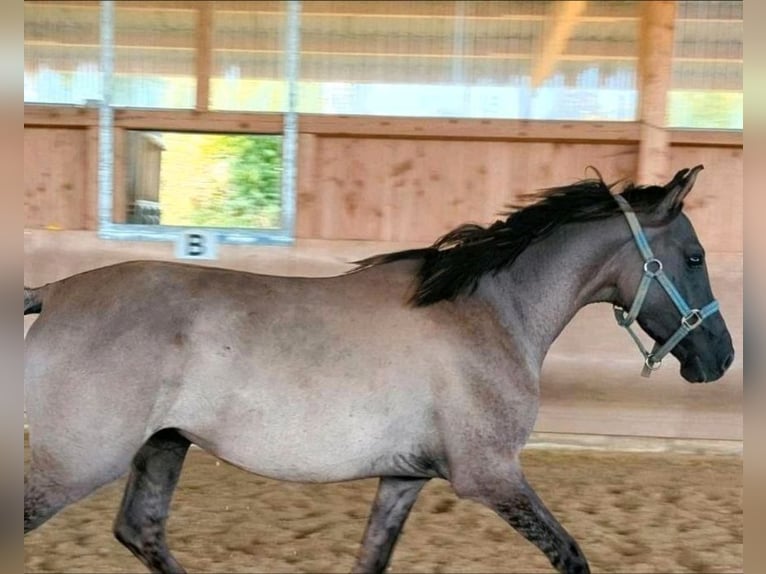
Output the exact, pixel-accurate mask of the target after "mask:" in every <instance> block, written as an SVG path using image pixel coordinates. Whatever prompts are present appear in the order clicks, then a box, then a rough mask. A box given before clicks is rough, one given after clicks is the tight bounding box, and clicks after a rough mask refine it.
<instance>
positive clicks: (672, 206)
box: [658, 165, 703, 215]
mask: <svg viewBox="0 0 766 574" xmlns="http://www.w3.org/2000/svg"><path fill="white" fill-rule="evenodd" d="M702 169H703V166H702V165H698V166H695V167H693V168H691V169H682V170H681V171H679V172H678V173H676V175H674V176H673V179H671V180H670V181H669V182H668V183H666V184H665V190H666V193H665V197H664V198H663V200H662V202H661V203H660V205H659V206H658V211H659V212H660V213H661V214H667V215H669V214H674V213H677V212H678V211H679V210H680V209H681V204H682V203H683V201H684V198H685V197H686V196H687V195H688V194H689V192H690V191H691V190H692V188H693V187H694V182H695V181H696V180H697V175H698V174H699V172H701V171H702Z"/></svg>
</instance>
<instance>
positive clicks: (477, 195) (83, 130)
mask: <svg viewBox="0 0 766 574" xmlns="http://www.w3.org/2000/svg"><path fill="white" fill-rule="evenodd" d="M96 120H97V117H96V115H95V113H94V111H93V110H81V109H63V108H62V109H56V108H53V109H45V108H40V107H30V109H29V110H28V114H27V118H26V121H25V124H26V129H25V135H24V146H25V178H26V179H25V216H26V219H25V226H26V227H30V228H45V227H49V226H51V227H57V228H65V229H95V228H96V197H97V158H98V138H97V135H98V134H97V127H96ZM115 125H116V129H115V213H116V214H118V213H119V214H124V212H125V206H124V201H125V200H124V198H125V192H126V190H125V180H126V172H125V166H124V165H123V163H124V158H125V153H124V151H125V149H126V134H127V131H126V130H128V129H155V130H157V131H162V130H178V129H181V130H184V129H186V130H189V129H195V128H196V129H197V130H199V131H209V132H239V133H280V132H281V129H282V126H281V118H279V117H274V116H269V115H266V116H259V115H256V114H222V113H216V114H213V113H210V114H201V113H196V112H191V113H186V112H176V113H170V112H154V113H151V112H141V111H132V110H118V111H117V112H116V114H115ZM300 131H301V135H300V140H299V160H298V205H297V219H296V221H297V229H296V234H297V237H298V238H301V239H330V240H335V239H339V240H343V239H356V240H375V241H401V242H408V241H417V242H421V241H422V242H426V241H432V240H434V239H435V238H436V237H438V236H439V235H441V234H443V233H444V232H446V231H448V230H449V229H451V228H453V227H454V226H456V225H459V224H460V223H464V222H468V221H473V222H476V223H482V224H485V223H489V222H491V221H494V219H496V217H497V215H498V214H499V213H500V212H501V211H502V210H503V209H504V207H505V206H506V205H507V204H508V203H509V202H512V201H514V199H516V198H518V197H519V195H520V194H522V193H525V192H529V191H534V190H536V189H540V188H544V187H549V186H554V185H563V184H567V183H570V182H572V181H574V180H577V179H580V178H582V177H584V176H586V175H587V174H586V172H585V170H586V167H587V166H589V165H592V166H595V167H596V168H597V169H598V170H599V171H600V172H601V173H602V174H603V176H604V178H606V179H607V180H608V181H613V180H616V179H620V178H630V179H632V178H634V177H635V174H636V171H637V157H638V139H639V135H638V134H639V129H638V126H637V125H635V124H633V123H630V122H621V123H618V122H614V123H610V122H600V123H599V122H596V123H585V122H580V123H577V122H533V121H511V120H503V121H489V120H481V121H479V120H444V119H442V120H435V119H433V120H431V119H421V120H408V119H404V118H390V119H385V118H367V117H332V116H313V117H312V116H307V117H305V118H302V119H301V122H300ZM670 135H671V138H670V139H671V144H672V145H671V148H670V150H671V153H670V164H671V169H670V172H669V173H668V178H670V176H671V175H672V173H674V172H675V170H678V169H681V168H684V167H691V166H693V165H696V164H698V163H702V164H704V165H705V168H706V169H705V171H704V172H703V173H702V175H701V176H700V178H699V179H698V183H697V189H696V191H695V193H694V194H693V195H692V196H690V201H689V203H690V207H691V208H692V209H691V211H690V215H691V217H692V219H693V220H694V222H695V224H696V226H697V229H698V232H699V234H700V236H701V238H702V240H703V243H704V244H705V245H706V247H707V249H708V250H710V251H719V252H741V251H742V214H743V201H742V200H743V179H742V178H743V159H742V136H741V133H740V134H737V133H731V132H701V131H694V132H683V131H677V132H671V134H670ZM641 183H653V182H641ZM121 198H122V199H121Z"/></svg>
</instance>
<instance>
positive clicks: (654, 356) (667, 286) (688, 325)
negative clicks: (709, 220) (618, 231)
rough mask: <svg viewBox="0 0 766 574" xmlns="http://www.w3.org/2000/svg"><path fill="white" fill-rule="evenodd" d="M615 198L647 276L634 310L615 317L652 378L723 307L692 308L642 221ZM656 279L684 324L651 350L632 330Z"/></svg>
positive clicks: (645, 373) (616, 308)
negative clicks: (654, 249)
mask: <svg viewBox="0 0 766 574" xmlns="http://www.w3.org/2000/svg"><path fill="white" fill-rule="evenodd" d="M614 198H615V200H617V203H618V204H619V206H620V209H622V212H623V213H624V214H625V219H627V221H628V225H629V226H630V231H631V232H632V233H633V239H635V241H636V246H637V247H638V250H639V252H640V253H641V257H642V258H643V260H644V274H643V277H641V281H640V283H639V284H638V289H637V290H636V296H635V297H634V299H633V304H632V305H631V306H630V310H629V311H626V310H625V309H623V308H622V307H620V306H618V305H615V306H614V317H615V319H617V324H618V325H620V327H624V328H625V329H626V330H627V331H628V333H629V334H630V336H631V337H632V338H633V340H634V341H635V343H636V345H637V346H638V349H639V351H641V354H642V355H643V357H644V368H643V369H642V370H641V375H642V376H644V377H649V376H650V375H651V373H652V371H656V370H657V369H659V368H660V366H661V365H662V359H663V358H664V357H665V356H666V355H667V354H668V353H670V351H672V350H673V349H674V348H675V346H676V345H678V343H680V342H681V340H682V339H683V338H684V337H686V335H688V334H689V333H691V332H692V331H693V330H694V329H696V328H697V327H699V326H700V325H701V324H702V322H703V321H704V320H705V319H707V318H708V317H710V316H711V315H713V314H714V313H716V312H718V310H719V305H718V301H716V300H715V299H713V300H712V301H711V302H710V303H708V304H707V305H705V306H704V307H703V308H702V309H692V308H691V307H690V306H689V305H688V304H687V303H686V300H685V299H684V298H683V296H682V295H681V293H679V291H678V289H676V287H675V285H673V282H672V281H671V280H670V278H669V277H668V276H667V275H666V274H665V272H664V271H663V270H662V262H661V261H660V260H659V259H657V258H656V257H655V256H654V253H652V249H651V247H649V241H648V240H647V239H646V235H645V234H644V230H643V229H642V228H641V224H640V223H639V222H638V218H637V217H636V214H635V212H634V211H633V209H632V208H631V207H630V204H629V203H628V202H627V201H626V200H625V198H624V197H622V196H620V195H615V196H614ZM652 280H656V281H657V282H658V283H659V284H660V286H662V288H663V289H664V290H665V292H666V293H667V294H668V297H670V300H671V301H673V304H674V305H675V306H676V309H678V311H679V313H680V314H681V324H680V325H679V327H678V329H676V331H675V333H673V334H672V335H671V336H670V338H669V339H668V340H667V341H665V343H663V344H662V345H660V344H659V343H657V342H655V343H654V347H653V348H652V350H651V351H647V350H646V347H644V345H643V343H642V342H641V340H640V339H639V338H638V335H637V334H636V332H635V331H634V330H633V329H632V325H633V323H634V322H635V320H636V318H637V317H638V314H639V313H640V312H641V307H642V306H643V304H644V300H645V299H646V295H647V293H648V292H649V287H651V284H652Z"/></svg>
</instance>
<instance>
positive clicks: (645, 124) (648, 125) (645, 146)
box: [636, 0, 676, 184]
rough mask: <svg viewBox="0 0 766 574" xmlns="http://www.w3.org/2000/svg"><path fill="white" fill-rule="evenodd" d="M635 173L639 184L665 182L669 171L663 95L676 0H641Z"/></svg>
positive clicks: (668, 77)
mask: <svg viewBox="0 0 766 574" xmlns="http://www.w3.org/2000/svg"><path fill="white" fill-rule="evenodd" d="M640 9H641V26H640V38H639V59H638V78H639V115H638V119H639V124H640V138H641V139H640V141H639V146H638V173H637V174H636V180H637V182H638V183H640V184H661V183H665V182H666V181H667V180H668V179H669V177H670V175H671V173H670V171H671V165H670V133H669V131H668V129H667V127H666V117H667V96H668V91H669V90H670V80H671V74H672V60H673V36H674V34H673V32H674V29H675V17H676V2H675V1H674V0H661V1H660V0H655V1H652V2H641V8H640Z"/></svg>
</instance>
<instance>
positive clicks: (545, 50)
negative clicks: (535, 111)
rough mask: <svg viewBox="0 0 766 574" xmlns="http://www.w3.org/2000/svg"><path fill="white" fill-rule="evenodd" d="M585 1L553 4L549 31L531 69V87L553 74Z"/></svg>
mask: <svg viewBox="0 0 766 574" xmlns="http://www.w3.org/2000/svg"><path fill="white" fill-rule="evenodd" d="M587 5H588V3H587V2H586V1H585V0H571V1H567V2H555V3H554V4H553V8H552V12H551V14H550V22H551V26H550V30H549V31H546V35H545V38H544V44H543V47H542V50H541V51H540V54H539V56H538V57H537V62H536V64H535V65H534V67H533V69H532V87H533V88H536V87H538V86H539V85H540V84H542V83H543V81H544V80H545V79H546V78H547V77H548V76H549V75H550V74H551V72H553V69H554V68H555V67H556V61H557V60H558V59H559V57H560V56H561V55H562V54H563V53H564V52H565V51H566V47H567V42H568V41H569V37H570V36H571V35H572V31H573V30H574V29H575V26H577V23H578V22H579V19H580V17H581V16H582V15H583V14H584V13H585V8H586V7H587Z"/></svg>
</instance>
